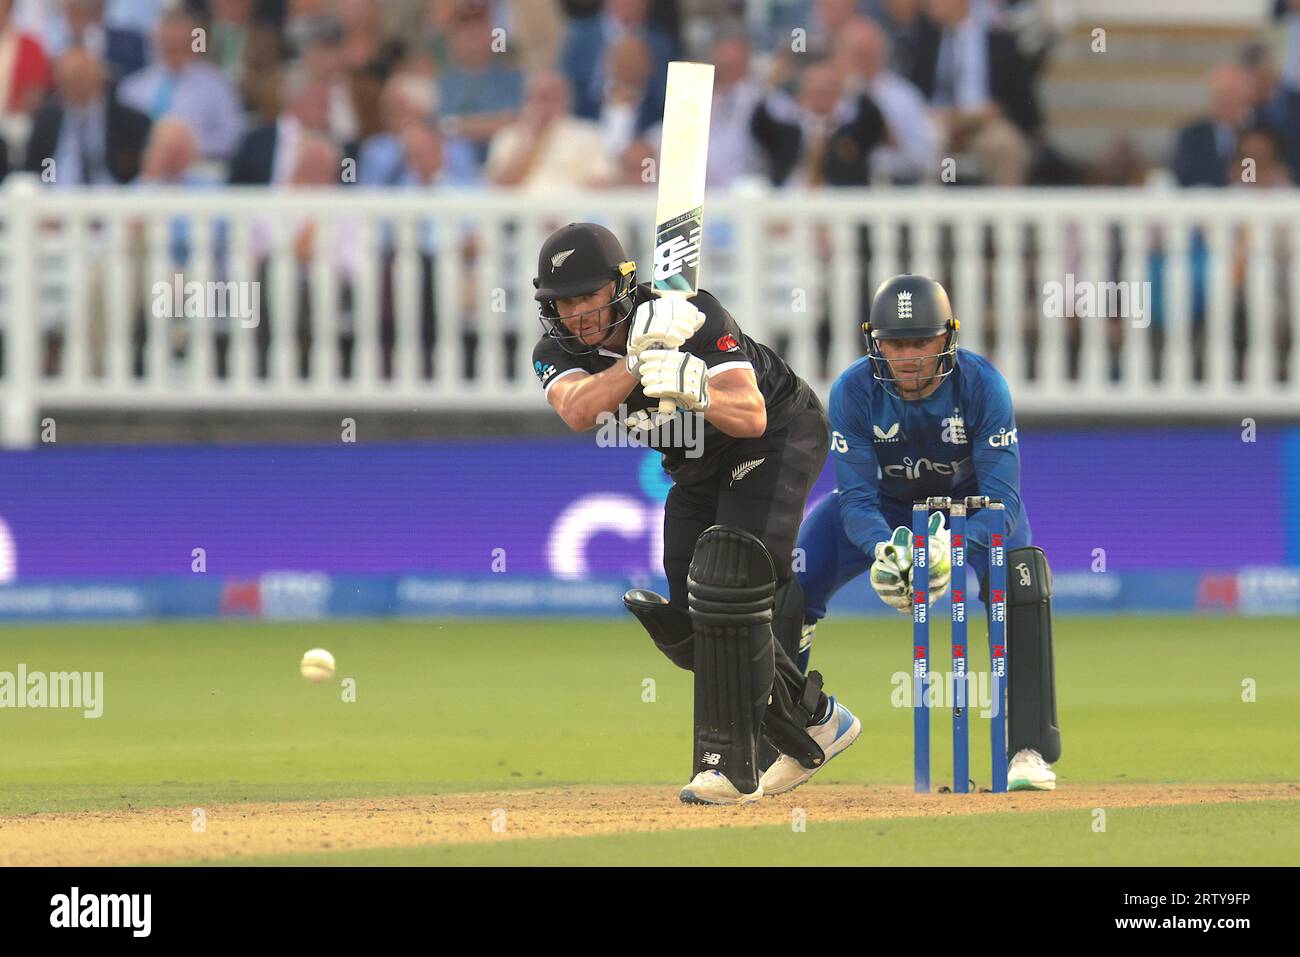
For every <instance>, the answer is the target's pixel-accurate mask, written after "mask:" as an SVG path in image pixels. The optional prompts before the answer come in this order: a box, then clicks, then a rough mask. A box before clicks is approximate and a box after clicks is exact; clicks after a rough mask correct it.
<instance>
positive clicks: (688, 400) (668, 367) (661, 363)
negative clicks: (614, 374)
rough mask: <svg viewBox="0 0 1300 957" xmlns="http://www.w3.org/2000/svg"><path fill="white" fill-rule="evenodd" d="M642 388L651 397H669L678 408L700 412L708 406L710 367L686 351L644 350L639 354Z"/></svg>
mask: <svg viewBox="0 0 1300 957" xmlns="http://www.w3.org/2000/svg"><path fill="white" fill-rule="evenodd" d="M640 373H641V387H642V388H643V389H644V390H645V394H646V395H647V396H649V397H650V398H652V399H671V400H672V401H673V402H674V403H675V404H676V405H677V407H678V408H681V409H686V410H687V411H688V412H703V411H704V410H705V409H707V408H708V407H709V368H708V366H706V365H705V364H704V360H703V359H701V358H699V357H698V356H693V355H691V354H690V353H689V352H676V351H674V350H671V349H647V350H646V351H645V352H643V353H641V365H640Z"/></svg>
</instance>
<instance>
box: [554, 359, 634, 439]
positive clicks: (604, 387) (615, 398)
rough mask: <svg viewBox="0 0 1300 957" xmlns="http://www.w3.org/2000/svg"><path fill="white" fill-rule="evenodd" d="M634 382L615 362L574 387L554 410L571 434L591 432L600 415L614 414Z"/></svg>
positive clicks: (622, 366)
mask: <svg viewBox="0 0 1300 957" xmlns="http://www.w3.org/2000/svg"><path fill="white" fill-rule="evenodd" d="M638 381H639V380H638V379H637V377H636V376H634V375H632V373H630V372H628V371H627V367H626V366H625V365H624V364H623V363H622V362H616V363H614V364H613V365H612V366H610V367H609V368H608V369H605V370H604V371H603V372H597V373H596V374H595V375H591V376H587V377H586V378H584V379H582V380H581V381H580V382H576V383H574V384H573V386H571V387H570V388H569V390H568V391H567V392H566V393H565V394H564V401H563V402H562V403H561V404H560V408H559V410H558V411H559V413H560V418H562V419H564V421H565V423H566V424H567V425H568V426H569V428H571V429H573V431H575V432H585V431H586V430H587V429H594V428H595V427H596V426H597V425H599V424H600V421H599V419H600V416H601V414H602V413H616V412H618V407H619V406H620V405H622V404H623V403H624V402H625V401H626V400H627V397H628V396H629V395H631V394H632V390H633V389H635V388H636V387H637V383H638Z"/></svg>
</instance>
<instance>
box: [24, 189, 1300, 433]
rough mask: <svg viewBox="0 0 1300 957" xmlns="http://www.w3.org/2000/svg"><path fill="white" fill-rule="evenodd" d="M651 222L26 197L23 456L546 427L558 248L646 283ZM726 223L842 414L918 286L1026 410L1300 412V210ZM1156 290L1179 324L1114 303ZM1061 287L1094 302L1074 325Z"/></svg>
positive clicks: (762, 305)
mask: <svg viewBox="0 0 1300 957" xmlns="http://www.w3.org/2000/svg"><path fill="white" fill-rule="evenodd" d="M653 211H654V197H653V192H652V191H644V192H642V191H628V192H615V193H599V194H583V195H556V196H550V197H546V198H544V199H525V198H523V197H519V196H516V195H511V194H507V193H482V194H465V193H455V194H451V193H449V194H445V195H442V194H415V193H399V192H369V191H363V190H360V189H347V190H330V191H325V192H305V191H304V192H265V191H256V190H226V191H219V190H214V191H212V192H193V191H187V192H177V193H165V192H152V193H150V192H143V191H96V192H82V193H73V192H39V191H37V190H36V189H35V188H34V187H32V186H30V185H29V184H26V183H20V184H18V185H17V186H15V185H13V184H12V183H10V184H9V185H8V186H7V188H6V189H5V190H4V191H3V192H0V335H2V336H3V359H2V362H0V403H2V406H0V413H2V418H0V424H2V425H3V432H2V434H0V439H2V440H3V442H4V443H5V444H7V445H11V446H12V445H19V446H21V445H25V444H30V443H32V442H33V441H35V439H36V436H37V427H38V422H39V420H40V415H41V412H42V410H46V409H64V408H82V409H103V408H130V409H204V408H244V409H254V408H255V409H274V410H296V409H337V410H344V411H346V410H349V409H356V410H361V409H394V410H396V409H405V410H410V409H424V410H430V409H432V410H439V409H446V410H467V409H469V410H478V409H483V410H539V409H544V408H545V407H544V405H543V400H542V396H541V391H540V389H539V388H538V385H537V382H536V380H535V378H534V376H533V375H532V372H531V350H532V345H533V343H534V341H535V340H536V338H537V335H538V334H539V331H540V326H539V325H538V323H537V321H536V309H535V306H534V304H533V301H532V283H531V280H532V276H533V275H534V272H535V270H536V254H537V249H538V247H539V245H540V244H541V241H542V239H543V238H544V236H545V235H546V233H547V232H548V231H549V230H550V229H551V228H553V227H555V226H558V225H562V224H563V223H566V222H569V221H572V220H578V219H591V220H597V221H600V222H603V223H605V224H607V225H609V226H610V227H611V228H613V229H614V230H615V231H616V232H617V233H618V234H619V235H620V236H621V237H622V238H623V239H624V242H625V245H626V247H627V249H628V251H629V254H630V255H632V256H633V257H635V258H637V259H638V260H639V261H640V262H641V263H642V264H643V268H642V271H641V272H642V275H643V276H645V275H648V269H646V268H644V264H646V263H648V261H649V251H648V245H649V239H648V235H649V234H648V230H649V226H650V219H651V218H652V216H653ZM706 221H707V222H708V224H709V225H708V228H707V239H706V243H707V245H706V252H705V263H704V285H705V287H706V288H708V289H710V290H712V291H713V292H715V293H716V294H718V296H719V297H720V298H721V299H722V301H723V302H724V303H725V304H726V305H727V306H728V308H729V309H730V310H731V312H732V313H733V315H735V317H736V318H737V320H738V321H739V322H740V323H741V325H742V327H744V328H745V330H746V331H747V332H749V333H750V334H751V335H753V336H754V337H756V338H758V339H760V340H762V341H765V342H768V343H769V344H772V345H774V346H777V347H778V348H779V349H780V350H781V351H783V352H784V353H785V355H786V356H787V358H788V359H789V360H790V361H791V362H792V364H793V365H794V367H795V368H796V370H798V371H799V372H800V374H802V375H803V376H804V377H805V378H807V379H808V380H809V381H810V382H811V383H812V384H813V385H814V386H815V387H816V388H817V389H818V391H819V392H820V393H821V394H822V395H823V396H825V394H826V392H827V390H828V389H829V385H830V382H831V381H832V380H833V379H834V376H835V375H836V374H837V373H838V372H839V370H840V369H842V368H843V367H844V366H846V365H847V364H848V363H850V362H851V361H853V360H854V359H855V358H857V357H858V356H859V355H861V351H862V338H861V334H860V331H859V324H860V322H861V320H862V318H864V315H865V310H866V306H867V302H868V297H869V294H870V291H871V290H872V289H874V287H875V285H876V284H878V283H879V282H880V281H881V280H882V279H883V278H885V277H887V276H889V275H892V274H894V273H896V272H900V271H903V270H905V269H907V270H910V271H915V272H923V273H928V274H931V275H935V276H937V277H939V278H941V279H942V280H943V281H944V282H945V283H946V284H947V285H948V287H949V291H950V293H951V295H952V299H953V304H954V308H955V310H956V312H957V314H958V316H959V317H960V319H961V323H962V327H961V337H962V340H961V341H962V344H963V345H965V346H967V347H969V348H972V349H974V350H976V351H979V352H983V353H985V354H987V355H989V356H990V358H992V359H993V361H994V362H995V363H996V364H997V365H998V367H999V368H1000V369H1002V371H1003V372H1004V374H1005V375H1006V376H1007V378H1008V380H1009V382H1010V384H1011V388H1012V392H1013V395H1014V396H1015V399H1016V403H1017V408H1018V410H1019V411H1020V412H1021V414H1025V413H1029V414H1033V413H1045V414H1062V413H1078V414H1099V415H1100V414H1105V415H1107V416H1111V417H1115V416H1121V417H1138V416H1143V415H1152V414H1158V415H1164V416H1194V415H1207V414H1238V413H1240V414H1241V415H1273V416H1277V415H1296V414H1297V413H1300V343H1298V344H1297V345H1295V346H1292V345H1291V344H1292V343H1293V342H1295V341H1296V340H1297V339H1298V338H1300V329H1297V319H1296V312H1297V309H1296V306H1297V303H1300V280H1298V277H1300V268H1297V265H1300V264H1298V263H1297V259H1296V257H1297V255H1298V253H1300V192H1285V193H1269V194H1266V193H1263V192H1254V191H1250V192H1242V191H1219V192H1166V193H1148V192H1136V191H1109V190H1089V191H1083V190H1071V191H1052V190H1034V191H1011V192H1004V191H996V190H976V189H962V190H921V191H889V192H878V191H847V190H846V191H826V192H822V193H818V194H815V195H796V194H770V195H758V196H737V195H734V194H733V195H728V196H724V197H719V198H717V199H716V200H715V199H713V198H710V199H709V201H708V206H707V208H706ZM312 223H314V224H315V228H314V237H315V238H314V241H313V242H310V243H308V242H307V241H306V239H305V236H306V235H307V233H308V232H309V231H310V230H311V227H310V226H309V225H308V224H312ZM177 275H179V276H180V277H181V279H180V283H179V285H180V286H181V288H182V292H185V291H186V290H187V289H193V288H196V287H186V286H185V285H184V284H188V283H213V284H217V283H225V282H233V283H235V284H236V285H235V286H232V287H225V286H220V287H219V288H221V289H223V290H225V289H232V290H234V291H236V292H239V293H240V294H241V295H243V296H244V297H247V300H246V301H247V302H248V303H252V302H254V301H255V302H256V303H257V305H258V309H257V315H256V317H252V315H251V311H250V318H249V321H248V322H247V323H246V322H244V321H241V316H242V313H241V312H240V310H239V309H238V308H237V307H238V306H239V305H240V303H241V300H231V301H227V302H226V303H225V304H224V305H222V303H220V302H210V301H204V300H202V299H200V300H198V302H199V305H198V307H197V308H192V309H191V314H190V315H188V316H184V315H182V316H169V315H167V312H168V308H167V303H168V302H169V301H171V299H172V296H171V295H170V293H167V294H163V293H161V292H160V290H161V289H162V288H163V287H171V286H172V285H175V284H176V283H174V281H173V277H174V276H177ZM255 282H260V283H261V286H260V294H258V295H257V296H256V297H254V293H253V287H252V285H251V284H252V283H255ZM1114 283H1121V284H1134V285H1132V286H1123V287H1117V286H1114V285H1112V286H1109V287H1107V286H1105V285H1104V284H1114ZM1142 283H1150V284H1151V285H1150V287H1149V290H1150V293H1151V294H1152V295H1153V296H1154V297H1155V298H1156V299H1157V300H1159V302H1157V303H1155V304H1152V303H1150V302H1147V301H1145V300H1143V299H1137V300H1127V299H1124V298H1122V297H1118V296H1117V292H1118V291H1119V290H1120V289H1123V290H1125V291H1128V290H1132V291H1135V292H1137V293H1138V294H1139V295H1140V294H1141V292H1142V290H1143V287H1142ZM160 284H162V285H161V286H160ZM204 288H206V287H204ZM212 288H213V289H214V290H215V289H217V288H218V287H217V286H215V285H214V286H213V287H212ZM1053 290H1055V292H1056V293H1060V294H1063V295H1064V297H1065V298H1067V299H1069V300H1070V301H1072V302H1077V303H1078V305H1080V306H1082V307H1086V306H1087V301H1086V300H1083V299H1079V298H1078V297H1081V296H1087V295H1089V292H1090V291H1091V292H1096V293H1098V296H1097V299H1098V300H1099V301H1098V302H1097V303H1096V305H1095V307H1094V308H1093V309H1092V310H1091V311H1089V310H1088V309H1087V308H1083V309H1082V310H1081V311H1082V312H1083V313H1084V314H1083V315H1080V314H1079V311H1080V310H1071V309H1068V308H1067V309H1061V308H1058V306H1060V305H1062V304H1063V303H1062V301H1061V297H1060V296H1059V295H1053V294H1052V293H1053ZM1111 297H1115V298H1113V299H1112V298H1111ZM187 298H188V297H187ZM191 305H193V303H192V304H191ZM214 305H215V306H216V308H213V306H214ZM1153 305H1154V306H1155V308H1154V309H1153ZM1143 309H1145V312H1143ZM254 318H255V319H256V325H253V319H254ZM435 336H436V339H435Z"/></svg>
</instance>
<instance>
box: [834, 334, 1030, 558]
mask: <svg viewBox="0 0 1300 957" xmlns="http://www.w3.org/2000/svg"><path fill="white" fill-rule="evenodd" d="M828 411H829V414H830V422H831V429H832V430H833V431H832V433H831V460H832V461H833V462H834V463H835V480H836V484H837V486H838V488H839V496H838V499H839V511H840V516H841V519H842V521H843V527H844V532H845V534H846V535H847V536H848V538H849V540H850V541H852V542H853V544H854V545H856V546H857V547H858V548H859V549H861V550H862V552H863V553H865V555H866V556H868V560H869V558H870V556H873V555H874V553H875V546H876V543H877V542H883V541H887V540H888V539H889V536H890V532H891V531H892V528H891V526H890V525H889V523H888V522H887V521H886V518H885V515H889V516H891V517H895V516H902V519H901V521H898V524H910V521H911V518H910V515H911V507H912V502H913V501H914V500H917V499H924V498H927V497H929V496H931V495H946V496H949V497H952V498H958V497H962V496H966V495H987V496H989V497H990V498H997V499H1001V500H1002V502H1003V503H1004V504H1005V506H1006V522H1007V534H1008V537H1009V538H1012V537H1018V536H1015V531H1016V529H1017V527H1019V526H1020V525H1021V524H1022V522H1023V523H1024V524H1026V525H1027V520H1025V518H1024V507H1023V505H1022V504H1021V501H1020V445H1019V437H1018V436H1017V434H1016V418H1015V412H1014V410H1013V409H1012V407H1011V390H1010V389H1009V388H1008V387H1007V383H1006V380H1005V379H1004V378H1003V377H1002V374H1001V373H1000V372H998V370H997V369H995V368H993V365H992V363H990V362H989V361H988V360H987V359H985V358H984V357H983V356H981V355H978V354H976V353H974V352H969V351H967V350H966V349H958V350H957V362H956V369H955V370H954V371H953V373H952V374H951V375H949V376H948V378H947V379H945V380H944V382H943V384H942V385H940V386H939V388H938V389H936V390H935V391H934V392H933V393H932V394H931V395H929V396H926V397H925V398H924V399H921V400H918V401H910V402H909V401H906V400H903V399H900V398H898V397H896V396H893V395H891V394H890V393H889V392H887V391H886V390H885V388H884V386H883V385H882V384H881V383H879V382H877V381H876V379H875V378H874V377H873V376H872V367H871V359H870V358H869V357H865V356H864V357H863V358H861V359H859V360H858V361H857V362H855V363H853V365H851V366H849V367H848V368H847V369H845V370H844V372H842V373H841V374H840V377H839V378H838V379H836V380H835V384H834V385H833V386H832V387H831V401H830V407H829V410H828ZM989 521H990V516H989V515H988V513H986V512H983V511H978V512H975V513H974V514H973V515H972V516H971V518H970V519H969V521H968V523H967V527H966V535H967V540H968V544H969V545H970V546H974V547H976V548H982V547H987V546H988V539H989ZM1026 531H1027V529H1026Z"/></svg>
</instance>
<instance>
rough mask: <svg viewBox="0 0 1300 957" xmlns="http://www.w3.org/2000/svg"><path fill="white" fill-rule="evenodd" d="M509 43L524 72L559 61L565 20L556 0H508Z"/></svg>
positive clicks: (548, 66) (517, 63)
mask: <svg viewBox="0 0 1300 957" xmlns="http://www.w3.org/2000/svg"><path fill="white" fill-rule="evenodd" d="M509 20H510V29H509V31H508V32H509V35H510V47H511V49H512V51H513V53H514V54H515V65H516V66H517V67H518V68H519V69H520V70H522V71H523V72H524V73H525V74H528V73H533V72H535V71H537V70H550V69H552V68H554V66H555V64H557V63H559V62H560V50H561V48H562V45H563V43H564V31H565V28H566V27H567V25H568V20H567V19H566V17H565V16H564V10H563V8H562V6H561V5H560V0H509Z"/></svg>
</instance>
